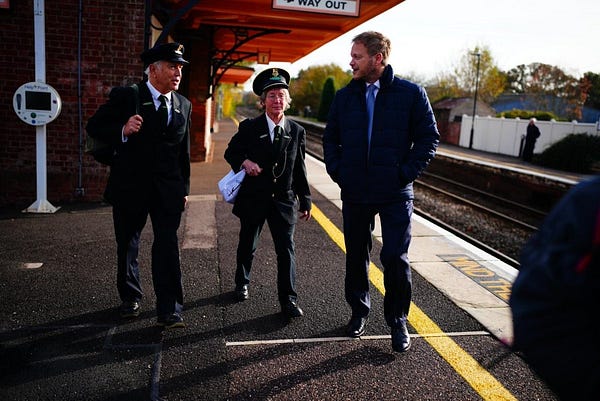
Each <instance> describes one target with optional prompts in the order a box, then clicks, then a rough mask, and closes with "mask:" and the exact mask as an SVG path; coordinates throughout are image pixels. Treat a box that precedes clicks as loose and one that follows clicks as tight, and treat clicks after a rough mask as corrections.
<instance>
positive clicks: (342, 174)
mask: <svg viewBox="0 0 600 401" xmlns="http://www.w3.org/2000/svg"><path fill="white" fill-rule="evenodd" d="M352 42H353V44H352V48H351V50H350V58H351V60H350V67H352V78H353V79H352V81H350V83H349V84H348V85H346V86H345V87H344V88H342V89H340V90H339V91H338V92H337V93H336V95H335V98H334V100H333V103H332V104H331V108H330V110H329V117H328V118H327V126H326V127H325V132H324V134H323V151H324V156H325V165H326V167H327V173H328V174H329V175H330V176H331V179H332V180H333V181H335V182H336V183H337V184H338V185H339V187H340V189H341V197H342V202H343V206H342V216H343V219H344V241H345V244H346V251H347V253H346V276H345V297H346V302H347V303H348V304H349V305H350V308H351V310H352V315H351V316H350V321H349V322H348V325H347V327H346V334H347V335H348V336H350V337H360V336H361V335H363V333H364V332H365V328H366V325H367V319H368V315H369V312H370V311H371V298H370V295H369V263H370V255H369V254H370V252H371V249H372V247H373V236H372V234H373V228H374V226H375V216H376V215H379V217H380V220H381V230H382V237H383V248H382V249H381V254H380V258H381V263H382V265H383V270H384V279H383V281H384V285H385V297H384V300H383V307H384V316H385V319H386V322H387V324H388V326H389V327H390V329H391V336H392V349H393V350H394V351H396V352H404V351H407V350H408V349H409V348H410V336H409V334H408V329H407V320H408V310H409V308H410V303H411V297H412V278H411V270H410V264H409V261H408V247H409V245H410V240H411V224H410V222H411V215H412V211H413V198H414V194H413V181H414V180H415V179H416V178H417V177H418V176H419V175H420V174H421V173H422V172H423V170H425V168H426V167H427V165H428V164H429V162H430V161H431V159H433V157H434V155H435V151H436V149H437V145H438V141H439V133H438V130H437V127H436V122H435V117H434V115H433V111H432V109H431V105H430V104H429V99H428V98H427V94H426V93H425V90H424V89H423V88H421V87H420V86H418V85H416V84H414V83H411V82H409V81H406V80H403V79H400V78H398V77H397V76H395V75H394V71H393V70H392V66H391V65H389V64H388V57H389V55H390V51H391V43H390V40H389V39H388V38H386V37H385V36H383V35H382V34H381V33H379V32H364V33H362V34H360V35H358V36H356V37H355V38H354V39H353V40H352Z"/></svg>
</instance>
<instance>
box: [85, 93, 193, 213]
mask: <svg viewBox="0 0 600 401" xmlns="http://www.w3.org/2000/svg"><path fill="white" fill-rule="evenodd" d="M138 86H139V108H140V115H141V116H142V118H143V119H144V122H143V124H142V128H141V130H140V131H139V132H137V133H135V134H133V135H131V136H129V137H128V139H127V142H125V143H123V141H122V139H121V130H122V128H123V125H125V123H126V122H127V120H128V119H129V117H131V116H132V115H134V114H135V91H134V90H133V89H132V88H131V87H116V88H114V89H112V90H111V92H110V95H109V100H108V102H107V103H105V104H103V105H102V106H100V108H99V109H98V111H97V112H96V113H95V114H94V115H93V116H92V117H91V118H90V119H89V121H88V124H87V126H86V130H87V132H88V134H89V135H92V136H93V137H95V138H98V139H101V140H103V141H105V142H108V143H111V144H113V145H114V146H115V147H116V149H117V155H116V158H115V161H114V162H113V164H112V166H111V169H110V176H109V179H108V184H107V186H106V191H105V193H104V198H105V199H106V201H107V202H109V203H110V204H111V205H113V206H118V207H123V208H128V209H139V208H140V207H147V206H148V205H149V204H150V202H154V203H153V204H154V205H158V206H160V207H163V208H165V210H166V211H167V212H172V213H176V212H181V211H183V209H184V206H185V202H184V197H185V196H187V195H188V194H189V191H190V124H191V110H192V105H191V103H190V101H189V100H187V99H186V98H185V97H183V96H181V95H179V94H178V93H176V92H173V93H172V94H173V96H172V102H173V104H172V106H173V109H172V118H171V123H170V124H169V126H168V127H167V129H166V130H162V129H161V128H160V124H159V123H158V113H157V112H156V109H155V106H154V103H153V101H152V95H151V93H150V90H149V89H148V86H147V85H146V83H145V82H141V83H140V84H139V85H138Z"/></svg>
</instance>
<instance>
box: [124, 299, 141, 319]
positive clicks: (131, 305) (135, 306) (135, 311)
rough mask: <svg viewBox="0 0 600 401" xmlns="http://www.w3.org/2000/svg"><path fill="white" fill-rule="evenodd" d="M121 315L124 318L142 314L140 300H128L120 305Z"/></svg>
mask: <svg viewBox="0 0 600 401" xmlns="http://www.w3.org/2000/svg"><path fill="white" fill-rule="evenodd" d="M119 315H121V317H122V318H130V317H137V316H139V315H140V303H139V302H138V301H126V302H123V303H122V304H121V306H120V307H119Z"/></svg>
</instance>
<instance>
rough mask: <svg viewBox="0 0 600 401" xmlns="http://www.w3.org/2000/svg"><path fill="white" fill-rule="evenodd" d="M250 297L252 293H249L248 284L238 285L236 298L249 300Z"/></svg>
mask: <svg viewBox="0 0 600 401" xmlns="http://www.w3.org/2000/svg"><path fill="white" fill-rule="evenodd" d="M248 298H250V294H248V284H244V285H236V286H235V299H237V300H238V301H240V302H241V301H245V300H247V299H248Z"/></svg>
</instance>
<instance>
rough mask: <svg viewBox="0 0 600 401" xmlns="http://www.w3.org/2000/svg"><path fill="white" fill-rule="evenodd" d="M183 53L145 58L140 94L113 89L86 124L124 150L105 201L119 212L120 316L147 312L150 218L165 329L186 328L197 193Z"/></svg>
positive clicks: (158, 52) (161, 51)
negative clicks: (190, 209)
mask: <svg viewBox="0 0 600 401" xmlns="http://www.w3.org/2000/svg"><path fill="white" fill-rule="evenodd" d="M183 50H184V48H183V46H182V45H180V44H178V43H168V44H163V45H158V46H156V47H154V48H152V49H149V50H147V51H145V52H144V53H142V55H141V58H142V61H143V62H144V65H145V66H146V74H147V76H148V80H147V81H142V82H140V83H139V84H138V88H139V95H138V93H137V92H136V91H134V90H133V89H132V87H116V88H114V89H113V90H111V92H110V95H109V100H108V102H107V103H105V104H104V105H102V106H100V108H99V109H98V111H97V112H96V113H95V114H94V115H93V116H92V117H91V118H90V119H89V121H88V124H87V126H86V129H87V132H88V135H91V136H92V137H95V138H98V139H101V140H103V141H104V142H108V143H111V144H113V146H114V147H115V148H116V150H117V153H116V156H115V159H114V161H113V163H112V165H111V169H110V176H109V178H108V184H107V187H106V191H105V194H104V197H105V199H106V201H107V202H109V203H110V204H111V205H112V206H113V220H114V228H115V237H116V242H117V288H118V291H119V296H120V298H121V301H122V304H121V307H120V314H121V316H122V317H125V318H129V317H135V316H138V315H139V313H140V302H141V299H142V295H143V292H142V287H141V284H140V277H139V275H140V274H139V265H138V251H139V243H140V235H141V232H142V229H143V228H144V226H145V224H146V220H147V218H148V215H149V216H150V218H151V220H152V229H153V233H154V243H153V244H152V280H153V284H154V292H155V294H156V312H157V316H158V324H159V325H161V326H164V327H166V328H170V327H182V326H183V325H184V324H183V317H182V316H181V312H182V309H183V286H182V275H181V266H180V260H179V246H178V237H177V230H178V228H179V225H180V222H181V214H182V212H183V210H184V207H185V203H186V201H187V196H188V194H189V191H190V123H191V109H192V106H191V103H190V101H189V100H187V99H186V98H185V97H183V96H181V95H180V94H178V93H177V92H176V90H177V89H178V88H179V83H180V81H181V75H182V68H183V66H184V65H185V64H188V62H187V61H186V60H185V59H184V58H183ZM136 96H139V97H138V98H137V99H136ZM161 96H164V97H165V98H166V99H165V100H164V103H165V104H162V102H163V100H161V99H160V97H161ZM136 104H138V105H139V114H136Z"/></svg>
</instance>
